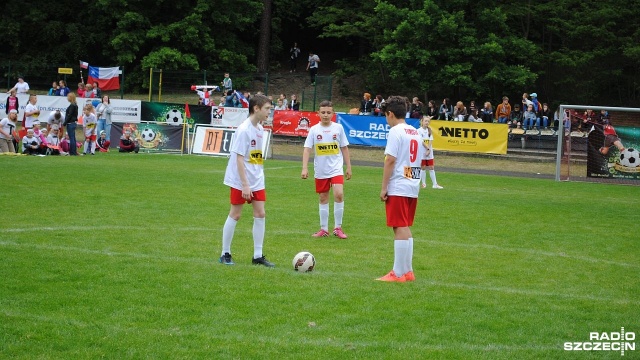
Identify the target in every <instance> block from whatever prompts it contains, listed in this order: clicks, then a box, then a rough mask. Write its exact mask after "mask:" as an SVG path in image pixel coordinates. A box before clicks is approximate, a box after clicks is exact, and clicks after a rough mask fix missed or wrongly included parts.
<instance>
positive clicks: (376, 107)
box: [373, 95, 384, 116]
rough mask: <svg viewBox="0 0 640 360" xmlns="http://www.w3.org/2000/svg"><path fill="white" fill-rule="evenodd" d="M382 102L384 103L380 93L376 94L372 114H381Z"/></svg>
mask: <svg viewBox="0 0 640 360" xmlns="http://www.w3.org/2000/svg"><path fill="white" fill-rule="evenodd" d="M382 104H384V99H383V98H382V95H376V98H375V99H373V115H375V116H379V115H380V114H382Z"/></svg>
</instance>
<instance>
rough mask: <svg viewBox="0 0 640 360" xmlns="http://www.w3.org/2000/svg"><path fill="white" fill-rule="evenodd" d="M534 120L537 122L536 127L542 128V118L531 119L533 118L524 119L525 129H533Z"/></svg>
mask: <svg viewBox="0 0 640 360" xmlns="http://www.w3.org/2000/svg"><path fill="white" fill-rule="evenodd" d="M534 122H535V124H536V129H540V119H531V118H526V119H524V124H523V127H524V129H525V130H531V129H533V123H534Z"/></svg>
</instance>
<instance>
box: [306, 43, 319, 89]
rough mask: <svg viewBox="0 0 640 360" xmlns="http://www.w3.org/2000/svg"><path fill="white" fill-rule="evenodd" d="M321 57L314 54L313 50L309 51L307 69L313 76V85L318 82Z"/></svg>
mask: <svg viewBox="0 0 640 360" xmlns="http://www.w3.org/2000/svg"><path fill="white" fill-rule="evenodd" d="M319 62H320V58H319V57H318V55H316V54H314V53H313V51H309V62H308V63H307V71H309V76H310V77H311V85H315V84H316V76H317V75H318V63H319Z"/></svg>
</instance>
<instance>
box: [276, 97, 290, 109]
mask: <svg viewBox="0 0 640 360" xmlns="http://www.w3.org/2000/svg"><path fill="white" fill-rule="evenodd" d="M276 103H277V105H276V107H275V110H287V106H286V105H285V104H284V103H283V102H282V99H278V100H276Z"/></svg>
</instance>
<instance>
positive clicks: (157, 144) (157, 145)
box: [111, 121, 186, 152]
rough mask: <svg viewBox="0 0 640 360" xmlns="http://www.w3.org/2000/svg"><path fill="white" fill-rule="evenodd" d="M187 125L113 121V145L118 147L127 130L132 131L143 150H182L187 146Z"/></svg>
mask: <svg viewBox="0 0 640 360" xmlns="http://www.w3.org/2000/svg"><path fill="white" fill-rule="evenodd" d="M185 129H186V127H185V126H173V125H167V123H159V122H146V121H143V122H140V123H112V124H111V139H112V141H111V147H112V148H116V147H118V144H119V141H117V140H116V141H113V139H120V137H121V136H122V134H124V132H125V131H127V130H129V131H131V137H132V138H133V139H134V140H135V141H136V142H137V143H138V146H139V147H140V151H141V152H144V151H146V152H152V151H153V152H156V151H157V152H176V151H179V152H182V151H183V149H184V148H185V146H186V144H185V141H184V139H185V136H184V135H185Z"/></svg>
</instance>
